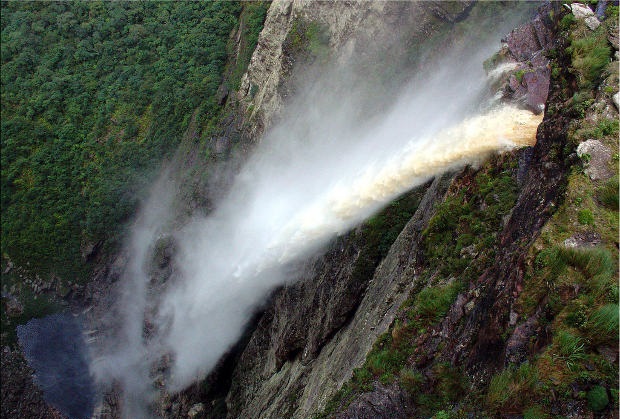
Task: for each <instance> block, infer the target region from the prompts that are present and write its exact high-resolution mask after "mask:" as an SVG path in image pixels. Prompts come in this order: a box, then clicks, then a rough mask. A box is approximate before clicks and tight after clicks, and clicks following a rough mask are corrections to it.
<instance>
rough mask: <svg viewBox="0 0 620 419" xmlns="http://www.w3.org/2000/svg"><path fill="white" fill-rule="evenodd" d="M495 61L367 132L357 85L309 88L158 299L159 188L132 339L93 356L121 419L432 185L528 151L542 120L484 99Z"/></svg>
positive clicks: (139, 256)
mask: <svg viewBox="0 0 620 419" xmlns="http://www.w3.org/2000/svg"><path fill="white" fill-rule="evenodd" d="M490 52H492V49H486V50H481V51H480V52H479V53H476V54H471V55H470V56H469V57H468V58H469V59H468V60H466V61H462V62H461V63H460V65H459V66H458V68H455V66H452V65H449V66H447V65H444V66H442V67H440V70H439V71H437V72H435V73H434V74H433V75H432V76H430V77H428V76H423V75H420V76H419V77H417V78H416V79H414V80H412V82H411V84H410V86H409V88H407V89H403V93H402V95H401V96H400V97H399V98H397V99H396V100H395V101H394V103H393V106H392V107H391V108H390V109H388V110H385V111H383V112H381V113H380V114H377V115H374V116H373V118H370V119H369V121H368V122H366V123H365V122H364V121H360V119H359V116H358V112H357V108H358V102H357V99H358V98H359V97H362V96H364V95H362V94H360V95H358V96H356V95H355V88H354V87H353V88H352V86H350V85H347V83H346V82H344V81H343V80H346V75H344V77H343V75H342V74H340V73H338V72H332V73H329V74H327V75H325V76H324V77H322V79H321V80H320V82H319V84H318V85H314V86H310V87H308V88H306V89H302V90H300V94H299V96H298V98H297V99H296V100H295V101H294V102H293V103H292V104H290V106H288V111H287V113H285V114H284V115H283V117H282V119H281V121H280V122H279V123H278V125H276V126H274V127H273V129H271V130H270V131H269V132H268V133H267V134H266V136H265V138H264V139H263V140H262V142H261V143H260V144H259V145H258V147H257V149H256V150H255V151H254V152H253V155H252V156H251V158H250V159H249V161H248V162H247V164H246V165H245V166H244V168H243V169H242V170H241V172H240V173H239V174H238V175H237V177H236V178H235V181H234V183H233V185H232V187H231V189H230V191H229V193H228V195H227V196H226V197H225V198H224V199H223V200H222V201H221V202H219V203H218V205H217V207H216V209H215V210H214V211H213V212H212V213H211V214H210V215H208V216H206V217H195V218H194V219H192V220H191V221H190V222H188V223H187V224H186V225H185V226H184V227H183V228H181V229H180V230H178V231H176V232H174V233H173V238H174V242H175V243H176V248H177V251H176V254H175V256H174V266H175V267H176V271H175V273H174V277H173V278H172V279H170V280H169V283H167V284H166V286H164V287H162V288H161V290H160V292H159V293H158V294H157V295H156V296H154V295H153V292H152V291H151V290H149V286H148V281H149V274H148V270H147V267H146V265H147V263H148V261H147V254H148V252H147V250H146V249H148V248H149V247H150V246H153V242H154V240H156V238H157V237H158V236H159V235H160V234H161V233H162V232H163V231H164V228H163V226H164V225H165V221H166V218H167V217H166V215H165V208H167V207H168V203H169V202H170V200H171V199H173V198H171V197H170V196H169V195H166V194H164V195H165V196H164V197H163V198H162V196H161V195H160V194H161V193H162V191H163V190H165V189H166V188H158V187H156V188H155V190H154V192H153V194H152V197H151V199H150V201H149V202H147V203H146V204H145V211H146V212H145V213H144V214H143V215H142V217H141V218H140V221H139V222H138V223H137V224H136V227H135V229H134V233H133V239H132V240H131V245H130V246H129V253H130V257H131V258H132V262H131V263H130V266H129V269H128V270H127V271H126V273H125V275H124V277H123V280H124V281H125V282H126V285H125V288H124V290H125V291H124V296H123V298H122V299H121V305H122V306H123V307H124V309H123V310H122V315H123V316H124V318H123V320H122V324H123V325H124V326H123V327H122V328H121V330H122V333H119V334H118V336H116V340H113V341H112V343H109V342H108V343H107V344H105V345H102V346H101V347H100V348H97V349H96V350H95V352H96V353H97V358H96V361H95V362H94V363H93V365H92V370H93V372H94V373H95V375H96V377H97V378H98V380H99V382H101V383H103V384H106V383H110V382H112V381H117V382H120V383H121V384H122V386H123V387H124V403H123V409H124V415H125V416H126V417H142V416H148V414H147V408H146V405H147V404H148V403H149V401H150V400H152V397H153V396H154V394H155V390H154V388H153V386H152V385H151V384H150V383H151V382H152V380H153V375H154V374H156V372H157V371H156V370H157V368H156V365H157V364H158V363H161V361H162V359H163V360H165V361H166V362H165V364H166V366H165V368H164V369H165V370H166V372H167V374H163V375H161V374H160V377H162V378H161V379H162V380H163V381H164V382H165V389H166V390H167V391H171V392H174V391H179V390H182V389H183V388H185V387H186V386H188V385H189V384H191V383H192V382H194V381H196V380H199V379H201V378H202V377H204V376H205V374H207V373H208V372H209V371H210V370H211V369H212V368H213V367H214V366H215V365H216V363H217V362H218V360H219V359H220V357H221V356H222V355H223V354H225V353H226V351H227V350H229V349H230V348H231V346H232V345H233V344H234V343H235V342H236V341H237V340H238V339H239V337H240V335H241V333H242V331H243V329H244V327H245V326H246V324H247V322H248V320H249V319H250V317H251V316H252V314H253V313H254V310H255V309H256V307H257V306H258V305H260V304H261V303H262V302H263V301H264V300H265V298H267V296H268V295H269V293H270V291H271V290H273V289H274V287H276V286H278V285H281V284H283V283H285V282H286V281H287V280H289V278H288V277H287V273H286V268H287V267H289V266H291V263H292V262H295V261H298V260H300V259H302V258H304V257H306V256H308V255H311V254H313V253H314V252H317V251H318V250H319V249H320V248H321V247H322V246H324V245H325V244H326V243H328V242H329V241H330V240H331V239H333V238H334V237H335V236H337V235H339V234H343V233H345V232H347V231H348V230H349V229H351V228H352V227H354V226H355V225H357V224H359V223H360V222H362V221H363V220H364V219H366V218H367V217H369V216H370V215H372V214H373V213H375V212H376V211H378V210H379V209H381V208H382V207H383V206H385V205H387V204H388V203H389V202H390V201H391V200H393V199H394V198H396V197H398V196H399V195H401V194H403V193H405V192H407V191H408V190H410V189H411V188H413V187H415V186H418V185H421V184H423V183H424V182H426V181H428V180H429V179H431V178H433V177H434V176H437V175H440V174H442V173H444V172H446V171H449V170H454V169H458V168H461V167H463V166H465V165H467V164H476V163H478V162H480V161H481V160H483V159H485V158H486V157H488V156H489V155H490V154H492V153H496V152H502V151H506V150H509V149H512V148H514V147H518V146H523V145H531V144H532V143H533V141H535V140H534V138H535V133H536V128H537V126H538V124H539V123H540V121H541V119H542V116H535V115H533V114H531V113H530V112H528V111H524V110H521V109H517V108H514V107H510V106H505V105H503V106H497V105H495V106H489V105H488V103H487V102H485V103H484V104H481V102H480V97H484V96H485V92H486V89H487V79H486V76H485V74H484V73H483V71H482V69H481V68H480V67H481V66H480V64H479V63H481V62H482V60H483V58H484V57H486V56H488V55H490ZM446 62H449V59H448V60H446ZM454 81H457V82H458V83H455V82H454ZM326 86H329V87H330V88H326ZM333 86H337V88H335V89H333V88H332V87H333ZM457 86H458V90H457ZM486 96H487V97H488V96H492V95H486ZM482 105H484V106H482ZM313 110H318V111H313ZM156 208H163V210H162V211H158V210H156ZM149 299H151V300H152V301H151V300H149ZM148 310H151V314H149V316H150V318H149V322H150V323H151V324H153V325H154V326H153V327H152V331H151V332H150V336H149V337H148V339H147V338H146V337H145V335H144V326H143V324H144V321H145V312H146V311H148ZM154 371H155V372H154Z"/></svg>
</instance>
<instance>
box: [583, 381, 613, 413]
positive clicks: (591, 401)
mask: <svg viewBox="0 0 620 419" xmlns="http://www.w3.org/2000/svg"><path fill="white" fill-rule="evenodd" d="M587 399H588V407H589V408H590V409H592V410H594V411H595V412H599V411H601V410H603V409H605V407H607V405H608V404H609V397H608V396H607V390H606V389H605V387H603V386H594V387H593V388H592V389H591V390H590V391H588V395H587Z"/></svg>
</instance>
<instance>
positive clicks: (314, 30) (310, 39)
mask: <svg viewBox="0 0 620 419" xmlns="http://www.w3.org/2000/svg"><path fill="white" fill-rule="evenodd" d="M329 37H330V35H329V28H328V27H327V26H325V25H322V24H320V23H319V22H316V21H307V20H305V19H302V18H297V19H295V20H294V21H293V25H292V26H291V30H290V31H289V33H288V34H287V36H286V40H285V41H284V45H283V48H284V49H285V51H287V53H288V54H289V55H294V56H296V57H297V58H303V59H305V60H308V61H314V60H317V59H318V60H319V61H326V60H327V58H328V57H329V54H330V49H329Z"/></svg>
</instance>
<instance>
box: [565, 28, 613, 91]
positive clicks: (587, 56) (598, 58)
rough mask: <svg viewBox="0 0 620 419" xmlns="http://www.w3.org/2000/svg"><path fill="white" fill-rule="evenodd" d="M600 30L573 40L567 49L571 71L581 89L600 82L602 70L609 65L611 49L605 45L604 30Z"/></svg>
mask: <svg viewBox="0 0 620 419" xmlns="http://www.w3.org/2000/svg"><path fill="white" fill-rule="evenodd" d="M601 28H602V30H600V31H598V32H597V33H595V34H593V35H590V36H587V37H583V38H576V39H573V40H572V42H571V46H570V48H569V53H570V54H571V55H572V63H573V69H574V70H575V72H576V73H577V76H578V80H579V86H580V87H582V88H591V87H593V86H594V85H595V84H596V83H597V82H598V81H600V78H601V74H602V72H603V69H604V68H605V67H606V66H607V64H608V63H609V58H610V56H611V49H610V48H609V46H608V45H607V38H606V35H605V28H604V27H602V26H601Z"/></svg>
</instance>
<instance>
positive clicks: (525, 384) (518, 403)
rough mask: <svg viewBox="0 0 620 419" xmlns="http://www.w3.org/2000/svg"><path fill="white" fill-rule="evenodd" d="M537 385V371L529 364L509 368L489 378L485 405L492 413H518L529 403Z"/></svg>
mask: <svg viewBox="0 0 620 419" xmlns="http://www.w3.org/2000/svg"><path fill="white" fill-rule="evenodd" d="M537 384H538V371H537V369H536V367H534V366H533V365H530V364H529V363H527V362H526V363H524V364H521V366H519V367H518V368H509V369H506V370H504V371H502V372H500V373H499V374H497V375H495V376H493V378H491V383H490V384H489V388H488V390H487V395H486V405H487V408H488V409H489V411H491V412H494V413H499V412H502V413H508V412H519V411H521V410H522V408H523V407H524V406H526V405H527V404H528V403H529V400H530V398H531V397H532V396H533V395H534V393H535V391H536V386H537Z"/></svg>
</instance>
